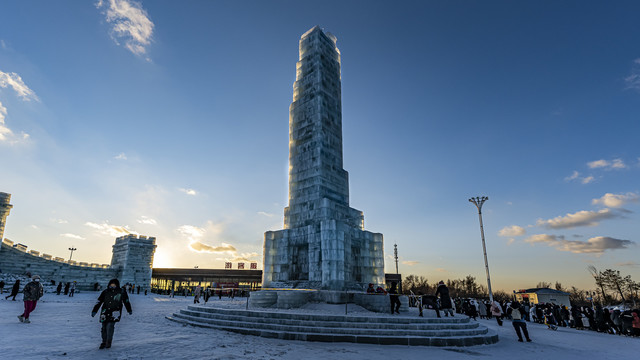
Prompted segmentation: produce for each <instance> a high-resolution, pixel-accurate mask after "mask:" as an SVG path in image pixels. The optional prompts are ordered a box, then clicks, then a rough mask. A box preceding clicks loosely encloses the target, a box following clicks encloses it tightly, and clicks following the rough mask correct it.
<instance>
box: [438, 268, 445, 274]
mask: <svg viewBox="0 0 640 360" xmlns="http://www.w3.org/2000/svg"><path fill="white" fill-rule="evenodd" d="M436 271H437V272H439V273H446V272H447V270H446V269H444V268H437V269H436Z"/></svg>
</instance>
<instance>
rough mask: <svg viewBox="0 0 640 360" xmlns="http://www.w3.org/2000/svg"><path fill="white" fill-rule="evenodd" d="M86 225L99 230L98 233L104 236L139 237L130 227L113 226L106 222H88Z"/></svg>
mask: <svg viewBox="0 0 640 360" xmlns="http://www.w3.org/2000/svg"><path fill="white" fill-rule="evenodd" d="M85 225H86V226H88V227H90V228H94V229H96V230H98V232H100V233H101V234H103V235H109V236H113V237H119V236H123V235H127V234H136V235H139V234H138V233H137V232H135V231H132V230H130V229H129V227H128V226H118V225H111V224H109V223H108V222H104V223H102V224H96V223H93V222H86V223H85Z"/></svg>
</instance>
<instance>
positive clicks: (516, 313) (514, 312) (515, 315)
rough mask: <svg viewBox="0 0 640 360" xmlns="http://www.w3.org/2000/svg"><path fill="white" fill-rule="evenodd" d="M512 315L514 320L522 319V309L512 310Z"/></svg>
mask: <svg viewBox="0 0 640 360" xmlns="http://www.w3.org/2000/svg"><path fill="white" fill-rule="evenodd" d="M511 317H512V318H513V320H522V314H521V313H520V309H513V310H511Z"/></svg>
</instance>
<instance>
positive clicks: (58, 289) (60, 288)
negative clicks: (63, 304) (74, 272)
mask: <svg viewBox="0 0 640 360" xmlns="http://www.w3.org/2000/svg"><path fill="white" fill-rule="evenodd" d="M61 291H62V281H60V282H59V283H58V287H56V295H60V292H61Z"/></svg>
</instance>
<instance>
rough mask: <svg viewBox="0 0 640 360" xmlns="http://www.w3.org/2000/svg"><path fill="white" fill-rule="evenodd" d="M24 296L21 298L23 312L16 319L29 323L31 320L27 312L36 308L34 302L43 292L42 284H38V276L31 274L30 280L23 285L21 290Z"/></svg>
mask: <svg viewBox="0 0 640 360" xmlns="http://www.w3.org/2000/svg"><path fill="white" fill-rule="evenodd" d="M22 292H23V294H24V297H23V298H22V300H23V301H24V312H23V313H22V315H18V320H20V322H21V323H25V324H29V323H30V322H31V320H29V314H31V312H33V310H35V309H36V304H37V303H38V300H39V299H40V298H41V297H42V295H43V294H44V288H43V287H42V284H40V276H38V275H33V277H32V280H31V282H29V283H28V284H27V285H25V286H24V290H22Z"/></svg>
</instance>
